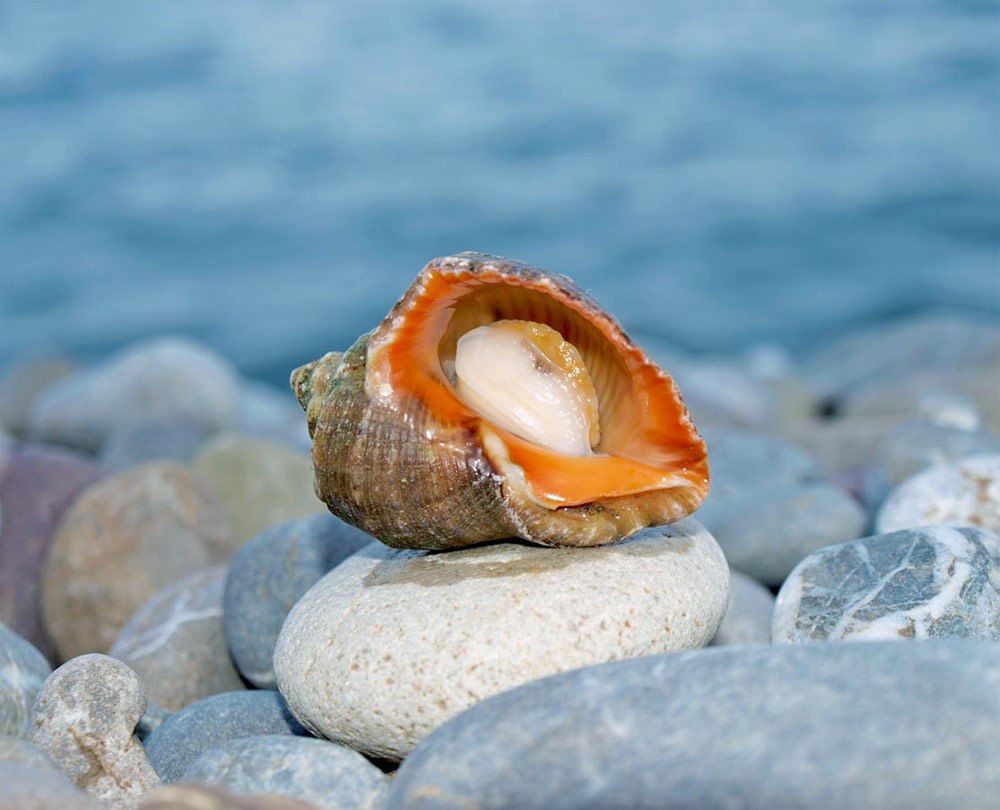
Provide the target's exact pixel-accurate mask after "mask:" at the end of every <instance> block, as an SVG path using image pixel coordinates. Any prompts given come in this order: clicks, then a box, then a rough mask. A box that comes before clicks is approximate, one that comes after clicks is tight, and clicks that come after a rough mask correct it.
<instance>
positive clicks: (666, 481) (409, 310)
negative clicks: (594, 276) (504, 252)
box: [365, 253, 709, 509]
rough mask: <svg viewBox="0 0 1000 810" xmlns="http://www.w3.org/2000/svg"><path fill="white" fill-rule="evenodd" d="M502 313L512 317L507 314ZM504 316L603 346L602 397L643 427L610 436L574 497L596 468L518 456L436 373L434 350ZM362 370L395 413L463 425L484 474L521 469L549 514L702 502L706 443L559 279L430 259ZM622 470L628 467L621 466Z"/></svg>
mask: <svg viewBox="0 0 1000 810" xmlns="http://www.w3.org/2000/svg"><path fill="white" fill-rule="evenodd" d="M511 290H516V292H511ZM505 307H506V308H508V309H509V308H514V310H515V311H514V312H513V314H511V313H509V312H508V313H506V314H505V309H504V308H505ZM501 317H515V318H520V319H524V320H539V321H542V322H550V325H553V326H556V328H558V329H560V331H563V332H564V334H565V336H566V339H567V340H570V341H571V342H573V337H574V335H575V336H576V337H578V338H580V337H582V338H583V339H585V340H586V342H588V344H593V343H596V342H598V341H601V342H603V344H604V345H605V346H606V347H611V352H612V354H613V356H614V357H615V358H616V359H615V360H614V362H611V363H610V366H612V367H613V368H612V369H611V371H610V372H608V374H606V375H605V376H608V375H610V376H611V377H613V380H612V383H613V384H612V383H608V382H607V381H605V387H607V388H609V389H610V388H614V387H615V386H617V388H615V390H616V391H617V392H618V393H619V394H620V395H621V396H622V397H623V398H624V399H626V400H628V403H627V404H628V405H629V407H630V408H632V410H633V412H634V413H633V415H635V414H638V415H639V417H641V419H640V421H641V425H640V428H639V429H637V430H634V431H631V433H632V434H634V435H632V436H629V435H628V433H629V432H630V431H628V430H619V431H618V434H620V435H619V442H618V445H615V444H614V443H610V448H607V449H609V450H614V451H616V452H608V453H606V454H605V456H606V457H610V458H611V461H609V462H608V463H607V464H606V465H605V467H606V469H602V470H601V471H600V473H601V474H600V475H598V476H596V478H595V481H596V483H595V484H594V485H593V486H590V487H588V486H581V482H583V483H585V479H586V477H587V476H586V474H585V472H583V471H582V469H583V468H585V467H588V466H592V467H595V468H597V467H600V462H595V461H591V460H589V459H588V460H586V461H583V462H580V461H578V460H575V461H573V462H571V464H573V465H577V466H578V469H576V470H572V469H570V468H569V467H567V466H566V464H565V463H562V464H561V463H560V462H559V460H558V456H559V455H560V454H556V453H554V452H552V451H546V452H539V450H540V448H539V447H538V446H537V445H530V446H528V447H526V445H529V444H530V443H527V442H524V440H521V439H518V438H517V437H515V436H513V435H512V434H509V433H506V431H503V430H500V429H499V428H497V426H495V425H493V424H491V423H489V422H488V421H486V420H485V419H484V418H483V417H481V416H480V415H479V414H477V413H476V412H475V411H473V410H471V409H470V408H468V407H467V406H466V405H465V404H464V403H462V401H461V400H460V399H459V398H458V396H457V394H456V392H455V389H454V387H453V385H452V382H451V380H449V379H448V376H447V374H446V372H445V370H444V367H443V363H442V359H441V351H442V345H443V344H444V343H446V342H447V341H451V342H452V343H454V340H457V338H455V337H454V335H452V334H451V333H452V332H454V331H458V332H461V331H467V330H463V326H464V325H467V324H480V323H483V322H491V321H493V320H498V319H500V318H501ZM456 324H457V325H456ZM576 333H579V334H576ZM602 351H606V349H602ZM367 359H368V364H367V373H366V377H365V388H366V392H367V394H368V395H369V396H370V397H373V398H376V397H377V398H379V399H381V400H383V401H385V402H390V403H392V402H395V403H397V405H398V406H399V408H400V410H404V411H405V410H406V407H405V403H406V402H408V400H409V399H410V398H413V399H415V400H417V401H418V402H419V403H420V404H421V406H422V407H423V408H424V409H426V411H428V412H429V413H430V414H431V415H433V418H434V421H435V422H436V423H437V424H439V425H443V426H451V427H459V426H460V427H462V428H464V429H466V430H469V431H471V432H473V433H475V434H477V435H479V437H480V441H481V442H482V444H483V446H484V448H486V449H487V452H486V455H487V457H488V460H489V461H490V463H491V464H493V465H494V467H496V468H498V469H501V470H503V472H504V475H507V476H509V475H511V474H512V473H513V470H511V466H516V467H517V468H519V469H520V471H521V475H522V476H523V478H524V479H525V480H526V481H528V483H529V485H530V486H529V488H528V491H529V492H530V493H532V494H533V496H534V498H535V499H536V501H537V502H538V503H540V504H542V505H544V506H546V507H547V508H549V509H554V508H561V507H566V506H570V507H572V506H579V505H584V504H587V503H592V502H595V501H604V500H611V499H615V498H619V497H627V496H631V495H634V494H637V493H641V492H646V491H650V490H665V489H672V488H677V487H685V488H691V489H693V490H694V493H695V495H696V496H700V497H697V500H698V502H699V503H700V501H701V500H703V499H704V497H705V496H706V495H707V491H708V481H709V474H708V465H707V451H706V449H705V444H704V441H703V440H702V438H701V436H700V435H699V434H698V432H697V430H696V429H695V427H694V425H693V424H692V422H691V420H690V417H689V415H688V413H687V409H686V407H685V406H684V402H683V398H682V397H681V395H680V392H679V391H678V390H677V387H676V385H675V383H674V381H673V379H672V378H671V377H670V376H669V375H668V374H667V373H666V372H665V371H664V370H663V369H661V368H660V367H659V366H657V365H656V364H655V363H654V362H653V361H652V360H651V359H650V358H649V357H648V356H647V355H646V353H645V352H644V351H643V350H642V349H641V348H639V347H638V346H637V345H636V344H635V343H634V342H633V341H632V340H631V339H630V338H629V337H628V335H627V334H626V333H625V332H624V330H623V329H622V327H621V325H620V324H619V322H618V321H617V320H616V319H615V318H614V317H613V316H611V315H610V314H609V313H607V312H606V311H604V310H603V309H601V308H600V306H599V305H598V304H597V303H596V302H595V301H594V300H593V298H591V297H590V296H589V295H588V294H586V293H585V292H583V291H582V290H580V289H579V288H578V287H576V285H575V284H574V283H573V282H572V281H571V280H570V279H568V278H566V277H565V276H556V275H552V274H547V273H545V272H543V271H541V270H538V269H536V268H532V267H530V266H528V265H525V264H522V263H520V262H515V261H512V260H508V259H501V258H499V257H492V256H487V255H485V254H477V253H465V254H458V255H456V256H449V257H443V258H439V259H435V260H433V261H431V262H429V263H428V264H427V266H426V267H425V268H424V270H423V271H422V272H421V273H420V275H419V276H418V277H417V279H416V280H415V281H414V283H413V284H412V285H411V287H410V289H409V290H408V291H407V293H406V294H405V295H404V296H403V297H402V298H401V299H400V300H399V302H397V304H396V305H395V306H394V307H393V309H392V311H391V312H390V313H389V314H388V315H387V316H386V318H385V319H384V320H383V322H382V324H381V325H380V326H379V327H378V329H376V330H375V332H374V333H373V334H372V337H371V340H370V342H369V345H368V357H367ZM612 372H613V373H612ZM626 389H628V390H626ZM623 390H624V391H625V393H624V394H621V391H623ZM491 432H492V435H494V436H496V437H497V440H498V441H499V444H502V445H503V446H504V448H505V452H500V450H499V444H498V441H491V442H486V441H485V440H484V438H485V434H489V433H491ZM489 448H492V450H493V452H492V453H491V452H490V451H489ZM598 449H600V448H598ZM562 458H563V459H566V458H575V457H565V456H563V457H562ZM595 458H597V459H600V458H601V456H597V457H595ZM622 462H626V463H625V464H624V465H623V464H622ZM628 462H632V465H633V466H632V467H628ZM553 467H555V468H559V469H561V470H562V472H563V473H564V474H563V476H562V480H561V483H560V480H557V479H559V476H558V475H555V476H553V475H552V474H551V469H549V470H548V472H549V474H548V475H546V474H545V473H546V469H547V468H553ZM639 473H642V474H639ZM615 475H619V476H624V477H625V478H626V479H628V478H629V477H630V476H631V479H632V484H631V486H629V485H625V486H616V485H615V482H614V480H613V479H614V476H615ZM543 479H545V480H543ZM574 482H575V483H574ZM601 482H603V483H601ZM573 487H576V488H577V493H576V494H575V495H574V493H573V492H570V491H569V490H571V489H573Z"/></svg>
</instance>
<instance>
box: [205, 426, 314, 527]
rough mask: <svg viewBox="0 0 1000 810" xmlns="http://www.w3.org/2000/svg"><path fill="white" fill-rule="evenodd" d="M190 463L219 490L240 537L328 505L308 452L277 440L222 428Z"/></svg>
mask: <svg viewBox="0 0 1000 810" xmlns="http://www.w3.org/2000/svg"><path fill="white" fill-rule="evenodd" d="M194 469H195V471H196V472H197V473H198V475H199V476H201V478H202V479H203V480H205V481H207V482H208V483H209V485H210V486H211V487H212V489H213V490H214V491H215V492H216V493H218V495H219V497H220V498H221V499H222V502H223V503H224V504H225V506H226V509H227V510H228V512H229V514H230V517H231V519H232V521H233V526H235V528H236V533H237V535H239V537H240V538H241V539H242V540H249V539H250V538H251V537H253V536H254V535H255V534H258V533H259V532H262V531H264V529H270V528H271V527H272V526H278V525H280V524H282V523H288V522H289V521H290V520H295V519H297V518H301V517H307V516H309V515H315V514H318V513H320V512H326V511H327V509H326V505H325V504H324V503H323V502H322V501H320V500H319V498H317V497H316V494H315V492H314V491H313V467H312V459H311V458H310V457H309V454H308V453H305V452H302V451H299V450H294V449H292V448H291V447H288V446H287V445H285V444H282V443H279V442H274V441H269V440H267V439H258V438H254V437H251V436H244V435H242V434H238V433H229V434H224V435H222V436H218V437H216V438H215V439H213V440H212V441H211V442H209V443H208V444H207V445H206V446H205V447H204V448H202V450H201V452H200V453H199V454H198V456H197V457H196V458H195V460H194Z"/></svg>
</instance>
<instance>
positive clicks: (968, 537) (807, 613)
mask: <svg viewBox="0 0 1000 810" xmlns="http://www.w3.org/2000/svg"><path fill="white" fill-rule="evenodd" d="M934 637H941V638H948V637H954V638H981V639H992V640H994V641H1000V537H998V536H997V535H995V534H991V533H990V532H985V531H982V530H981V529H973V528H948V527H944V526H927V527H923V528H917V529H904V530H903V531H899V532H893V533H891V534H882V535H876V536H874V537H864V538H862V539H860V540H854V541H853V542H850V543H842V544H840V545H836V546H830V547H829V548H824V549H820V550H819V551H817V552H815V553H814V554H811V555H810V556H809V557H807V558H806V559H804V560H803V561H802V562H801V563H799V565H798V566H796V568H795V570H794V571H792V573H791V574H790V575H789V577H788V579H787V580H785V584H784V585H782V586H781V591H780V592H779V593H778V600H777V604H776V606H775V610H774V623H773V629H772V639H773V640H774V642H775V643H779V642H783V643H790V644H794V643H802V642H809V641H842V640H855V639H886V640H892V639H895V640H898V639H900V638H934Z"/></svg>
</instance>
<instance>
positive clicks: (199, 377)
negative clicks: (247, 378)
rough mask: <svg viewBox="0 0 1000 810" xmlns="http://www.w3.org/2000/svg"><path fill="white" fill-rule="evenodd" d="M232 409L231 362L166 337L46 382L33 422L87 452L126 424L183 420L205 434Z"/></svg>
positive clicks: (235, 409) (226, 420) (225, 423)
mask: <svg viewBox="0 0 1000 810" xmlns="http://www.w3.org/2000/svg"><path fill="white" fill-rule="evenodd" d="M238 413H239V386H238V376H237V373H236V370H235V368H234V367H233V366H232V364H231V363H229V361H228V360H225V359H224V358H223V357H221V356H219V355H218V354H216V353H214V352H212V351H210V350H208V349H206V348H205V347H203V346H200V345H198V344H197V343H194V342H192V341H190V340H188V339H186V338H178V337H164V338H158V339H155V340H150V341H147V342H145V343H141V344H137V345H135V346H132V347H130V348H128V349H125V350H124V351H122V352H120V353H118V354H116V355H114V356H113V357H111V358H109V359H108V360H107V361H106V362H104V363H103V364H102V365H100V366H98V367H97V368H94V369H92V370H88V371H81V372H78V373H76V374H73V375H72V376H70V377H67V378H66V379H64V380H61V381H60V382H57V383H56V384H54V385H52V386H50V387H49V388H47V389H46V390H45V391H43V392H42V394H41V396H39V398H38V400H37V401H36V403H35V407H34V412H33V413H32V420H31V428H32V434H33V435H34V436H35V437H37V438H39V439H41V440H42V441H46V442H51V443H55V444H66V445H68V446H70V447H76V448H79V449H81V450H85V451H87V452H92V453H93V452H96V451H98V450H99V449H100V448H101V446H102V445H103V444H104V442H105V441H106V440H107V438H108V436H110V435H111V433H112V431H114V430H115V428H118V427H120V426H122V425H125V424H136V423H139V422H183V423H186V424H189V425H192V426H194V427H196V428H197V429H199V430H201V431H203V432H204V433H206V434H211V433H214V432H216V431H219V430H221V429H223V428H225V427H229V426H232V425H234V424H235V422H236V420H237V418H238Z"/></svg>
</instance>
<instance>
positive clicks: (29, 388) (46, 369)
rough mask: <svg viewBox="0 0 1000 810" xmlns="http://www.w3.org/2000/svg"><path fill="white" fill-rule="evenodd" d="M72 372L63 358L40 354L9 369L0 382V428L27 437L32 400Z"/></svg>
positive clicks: (70, 366) (32, 405) (70, 365)
mask: <svg viewBox="0 0 1000 810" xmlns="http://www.w3.org/2000/svg"><path fill="white" fill-rule="evenodd" d="M73 371H74V367H73V364H72V363H71V362H70V361H69V360H68V359H66V358H64V357H42V358H38V359H37V360H29V361H28V362H26V363H23V364H21V365H19V366H17V367H16V368H14V369H12V370H11V372H10V373H9V374H8V375H7V376H6V377H4V378H3V384H2V385H0V427H2V428H3V429H4V430H6V431H7V432H8V433H10V434H11V435H13V436H19V437H22V438H23V437H24V436H27V434H28V430H29V428H30V421H31V412H32V410H33V409H34V406H35V401H36V400H37V399H38V397H39V396H40V395H41V393H42V392H43V391H45V389H46V388H48V387H50V386H51V385H53V384H54V383H56V382H58V381H59V380H61V379H63V378H65V377H68V376H69V375H70V374H72V373H73Z"/></svg>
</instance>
